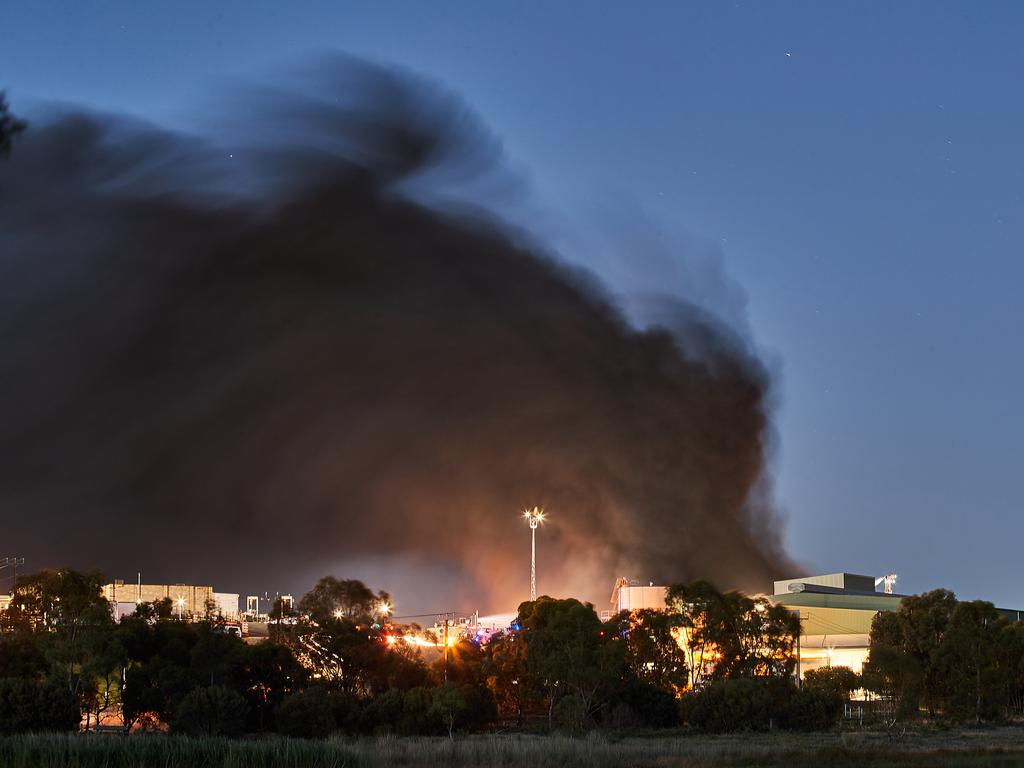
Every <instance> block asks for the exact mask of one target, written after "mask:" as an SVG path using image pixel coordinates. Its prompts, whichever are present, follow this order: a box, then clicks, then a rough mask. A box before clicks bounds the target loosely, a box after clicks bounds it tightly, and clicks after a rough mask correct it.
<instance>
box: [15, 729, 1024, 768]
mask: <svg viewBox="0 0 1024 768" xmlns="http://www.w3.org/2000/svg"><path fill="white" fill-rule="evenodd" d="M1022 737H1024V729H1020V728H1003V729H993V730H989V731H982V732H968V731H964V732H956V733H945V734H917V735H913V736H910V737H908V738H905V739H902V740H900V741H899V742H896V743H892V742H890V741H889V740H888V738H887V737H886V736H885V735H884V734H878V733H861V734H804V735H794V734H764V735H737V736H730V737H717V738H716V737H700V736H682V735H680V736H673V737H665V736H657V737H649V738H648V737H640V736H638V737H628V738H621V739H616V738H606V737H605V736H602V735H600V734H592V735H590V736H586V737H581V738H570V737H566V736H527V735H510V736H501V735H488V736H473V737H467V738H463V739H456V740H454V741H452V740H448V739H444V738H396V737H381V738H362V739H331V740H327V741H319V742H318V741H303V740H297V739H284V738H273V739H259V740H229V739H219V738H190V737H182V736H132V737H121V736H95V735H92V736H83V735H57V734H34V735H24V736H12V737H7V738H4V739H0V764H2V765H4V766H5V768H150V766H152V767H153V768H157V767H159V768H250V766H251V767H253V768H264V767H265V768H342V766H345V767H346V768H347V767H348V766H353V767H358V768H384V767H385V766H386V767H387V768H396V766H397V767H398V768H404V767H406V766H408V767H409V768H411V767H412V766H416V767H417V768H420V767H422V768H450V767H451V766H452V765H474V766H479V768H490V766H530V767H531V768H576V767H577V766H579V768H584V766H585V767H586V768H612V767H613V766H614V767H615V768H619V767H620V766H629V767H632V768H654V767H655V766H657V767H658V768H666V767H669V766H699V767H702V768H703V767H706V768H712V767H713V766H730V767H732V766H755V765H756V766H765V765H768V766H772V765H777V766H786V767H787V768H792V767H793V766H797V767H798V768H800V767H801V766H807V768H810V766H819V765H824V764H827V765H830V766H851V767H852V766H863V765H868V766H874V767H876V768H881V767H882V766H907V765H910V766H922V767H923V766H971V767H978V768H981V767H982V766H1002V767H1005V766H1018V765H1019V766H1024V738H1022Z"/></svg>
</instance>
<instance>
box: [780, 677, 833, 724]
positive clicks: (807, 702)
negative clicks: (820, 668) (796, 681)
mask: <svg viewBox="0 0 1024 768" xmlns="http://www.w3.org/2000/svg"><path fill="white" fill-rule="evenodd" d="M844 698H845V697H844V696H842V695H841V694H839V693H837V692H836V691H835V690H830V689H827V688H806V687H805V688H804V689H803V690H794V691H793V693H792V695H791V696H790V697H789V701H788V702H787V703H786V706H785V708H784V709H783V711H782V712H781V713H780V716H779V725H780V726H781V727H783V728H788V729H790V730H794V731H827V730H829V729H830V728H832V727H834V726H835V724H836V722H838V720H839V717H840V715H842V713H843V700H844Z"/></svg>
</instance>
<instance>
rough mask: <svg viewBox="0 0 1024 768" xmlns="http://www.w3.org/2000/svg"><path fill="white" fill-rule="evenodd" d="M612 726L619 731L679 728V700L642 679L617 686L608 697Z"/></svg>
mask: <svg viewBox="0 0 1024 768" xmlns="http://www.w3.org/2000/svg"><path fill="white" fill-rule="evenodd" d="M609 701H610V704H611V711H610V720H611V723H610V724H611V725H612V726H613V727H616V728H629V727H643V728H672V727H674V726H677V725H679V711H678V709H677V708H676V698H675V696H673V695H672V694H671V693H669V692H668V691H666V690H664V689H663V688H659V687H657V686H655V685H651V684H650V683H645V682H642V681H640V680H632V681H630V682H627V683H623V684H622V685H619V686H617V687H616V688H615V689H614V690H613V691H612V693H611V695H610V696H609Z"/></svg>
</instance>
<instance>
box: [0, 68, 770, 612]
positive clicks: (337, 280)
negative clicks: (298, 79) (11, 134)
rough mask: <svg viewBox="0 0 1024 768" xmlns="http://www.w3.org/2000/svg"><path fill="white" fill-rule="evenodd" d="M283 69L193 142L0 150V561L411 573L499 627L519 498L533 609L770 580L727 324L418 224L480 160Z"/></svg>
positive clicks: (152, 571) (356, 72) (753, 411)
mask: <svg viewBox="0 0 1024 768" xmlns="http://www.w3.org/2000/svg"><path fill="white" fill-rule="evenodd" d="M312 81H314V82H315V85H314V86H312V87H311V88H306V89H305V90H303V89H301V88H297V89H296V90H293V91H291V92H282V91H262V92H260V93H251V92H250V93H248V94H244V95H242V96H239V97H238V98H236V99H234V101H233V102H232V104H233V107H231V110H230V112H231V114H230V115H229V116H230V118H231V122H230V123H225V125H226V126H227V127H226V128H225V129H224V130H225V131H226V133H225V134H224V135H223V136H221V137H220V138H219V139H218V140H217V141H214V140H201V139H199V138H196V137H191V136H184V135H180V134H174V133H170V132H165V131H161V130H159V129H157V128H155V127H153V126H151V125H141V124H138V123H134V122H132V121H129V120H127V119H124V118H115V117H109V116H97V115H92V114H87V113H83V112H65V113H63V114H62V115H60V116H59V117H54V118H52V119H50V120H49V121H48V122H47V121H37V122H35V123H33V124H32V125H31V126H30V129H29V131H28V132H27V133H26V134H25V135H24V136H23V137H22V138H21V139H20V140H19V141H18V142H17V144H16V145H15V147H14V152H13V154H12V156H11V158H10V159H9V160H8V161H6V162H4V163H0V344H2V371H3V375H2V377H0V422H2V424H3V430H2V431H0V509H2V510H3V521H4V522H3V529H4V530H3V540H4V545H5V549H10V550H11V552H10V553H11V554H13V553H14V552H17V553H18V554H22V555H25V556H27V557H28V559H29V560H30V564H31V565H34V566H36V567H40V566H42V565H44V564H45V565H56V564H70V565H77V566H92V567H100V568H102V569H104V570H105V571H106V573H107V574H108V575H110V576H111V577H122V578H133V577H134V573H135V571H136V570H138V569H139V568H142V569H143V571H144V572H145V574H146V576H148V577H149V578H150V580H156V579H157V577H159V578H160V579H167V580H171V581H190V580H191V581H196V580H198V581H200V582H202V583H210V582H212V583H213V584H214V585H215V586H217V587H218V589H238V590H245V589H247V588H250V586H249V585H253V584H255V585H268V584H269V585H272V586H273V585H277V584H281V585H283V586H284V588H291V589H296V590H301V589H303V588H305V587H308V585H309V581H308V579H310V578H312V577H313V576H314V575H316V574H319V573H327V572H334V573H337V574H339V575H342V576H346V577H355V578H358V577H360V576H361V574H360V573H358V572H352V570H350V569H349V568H348V567H347V565H346V564H351V563H353V562H355V561H357V560H358V561H360V562H365V561H366V560H367V559H370V558H372V559H375V560H377V561H380V562H385V563H387V562H391V563H401V564H403V568H404V570H403V572H404V573H410V572H414V570H413V569H415V567H417V566H419V565H422V566H423V567H425V568H429V567H434V566H437V565H439V564H440V565H444V566H448V567H452V568H454V569H455V570H456V572H458V573H460V574H462V575H464V577H465V579H464V582H463V586H464V589H463V595H462V597H463V599H464V600H476V601H477V604H478V605H480V606H481V607H483V608H494V609H500V608H508V607H512V606H515V605H516V604H518V602H519V601H520V600H522V599H525V598H526V597H527V596H528V593H529V583H528V580H529V571H528V561H527V558H528V554H529V542H528V534H527V529H526V526H525V525H524V524H523V522H522V521H521V520H520V519H519V518H518V515H519V512H520V510H521V509H522V508H523V507H524V506H527V505H531V506H532V505H534V504H539V505H542V506H544V507H546V508H547V509H548V510H549V512H550V522H549V523H548V524H547V525H546V526H545V528H544V530H543V531H542V532H541V533H542V536H541V538H540V557H541V565H542V572H541V583H540V588H541V591H542V592H547V593H552V594H566V593H573V594H577V595H581V596H583V597H586V598H589V599H592V600H594V601H600V602H601V603H603V602H604V601H606V600H607V593H608V591H609V590H610V587H611V584H612V581H613V580H614V578H615V577H616V576H618V575H623V574H626V575H635V576H637V577H641V578H652V579H665V580H669V579H673V580H683V579H689V578H697V577H703V578H710V579H713V580H716V581H717V582H719V583H720V584H722V585H723V586H733V585H735V586H747V587H750V588H754V589H763V588H764V586H765V585H766V584H767V582H768V581H769V580H770V579H771V578H772V577H773V576H777V575H778V574H779V573H781V572H782V571H784V570H787V566H788V563H789V561H788V560H787V558H786V556H785V554H784V553H783V552H782V548H781V545H780V537H779V531H780V526H779V523H778V520H777V518H776V515H775V514H774V512H773V511H772V508H771V505H770V501H769V500H768V499H767V494H766V492H765V487H766V482H765V455H766V435H767V434H768V427H769V425H768V413H767V406H766V392H767V389H768V381H767V377H766V374H765V371H764V369H763V367H762V366H761V365H760V364H759V362H758V361H757V360H756V359H755V358H754V357H753V356H752V355H751V354H750V353H749V352H748V350H747V347H746V345H745V344H744V343H742V341H741V340H740V339H739V337H738V336H736V335H735V334H734V333H732V332H731V331H730V330H729V329H728V328H725V327H722V326H721V325H719V324H718V323H716V322H715V321H714V319H713V318H711V317H709V316H708V315H707V314H705V313H702V312H700V311H698V310H696V309H694V308H692V307H688V306H687V305H685V304H679V305H677V306H676V307H675V308H674V309H673V311H672V313H671V322H670V323H669V325H671V327H670V328H665V329H658V330H647V331H638V330H637V329H635V328H633V327H631V326H630V325H629V324H628V323H627V322H626V321H625V320H624V318H623V316H622V315H621V314H620V312H619V311H618V310H617V309H616V307H615V306H613V304H612V303H611V302H610V301H609V299H608V298H607V297H606V296H605V295H604V293H603V292H602V288H601V286H600V285H598V284H597V282H596V280H595V279H594V278H592V277H589V276H587V275H583V274H581V273H579V272H577V271H574V270H571V269H569V268H568V267H566V266H564V265H562V264H560V263H559V262H558V261H557V260H556V259H554V258H553V257H552V256H551V255H550V254H548V253H545V251H544V250H543V249H542V248H540V247H538V246H537V245H535V244H533V243H532V242H531V241H530V239H529V238H528V237H527V236H526V235H524V233H522V232H520V231H517V230H514V229H513V228H512V227H510V226H508V225H506V224H504V223H503V222H502V220H501V219H500V218H499V217H498V216H497V215H495V214H493V213H487V212H485V211H484V210H481V209H474V208H472V207H469V206H466V205H463V206H460V207H456V206H453V205H451V204H447V205H441V204H439V203H437V202H436V201H437V199H438V197H439V195H440V193H441V192H443V191H444V190H446V189H448V188H450V186H451V185H452V184H453V183H458V184H465V185H470V186H472V185H473V184H477V185H487V184H488V183H490V182H489V181H488V180H493V179H496V178H498V179H500V178H502V175H503V173H504V171H503V168H502V162H503V161H502V154H501V147H500V143H499V142H498V141H496V140H495V139H494V138H493V137H492V136H491V135H490V134H489V133H488V132H487V131H486V130H484V129H483V128H482V127H481V126H480V124H479V122H478V121H477V120H476V119H475V118H474V117H473V116H472V115H471V114H470V113H469V112H468V111H467V110H466V108H465V107H464V106H463V105H462V104H461V103H460V102H459V101H458V99H456V98H454V97H453V96H451V95H450V94H448V93H446V92H444V91H442V90H441V89H439V88H437V87H436V86H433V85H430V84H426V83H424V82H422V81H420V80H418V79H417V78H414V77H412V76H409V75H407V74H403V73H400V72H395V71H391V70H387V69H383V68H378V67H374V66H371V65H367V64H361V63H358V62H354V61H351V60H348V61H344V62H341V63H339V62H337V61H335V62H334V63H333V64H331V65H330V66H324V67H321V68H320V69H319V70H318V72H317V73H316V75H315V77H313V78H312ZM307 82H309V81H307ZM242 134H244V135H245V136H246V137H247V138H246V140H245V141H233V142H229V141H228V140H227V139H226V138H225V137H226V136H228V135H234V136H238V135H242ZM253 137H256V138H253ZM435 193H436V194H435ZM430 200H433V201H434V202H433V203H431V202H429V201H430ZM375 586H378V587H381V588H386V589H390V590H391V591H392V592H394V593H395V594H396V596H397V597H398V598H399V599H401V598H402V591H403V586H409V587H410V588H412V585H403V584H402V583H393V582H392V583H388V582H379V581H378V582H377V583H375ZM421 586H422V585H421ZM420 593H421V594H422V590H420ZM443 602H445V603H446V604H447V603H449V602H451V601H449V600H447V599H444V600H443ZM408 607H410V608H411V607H415V606H408ZM599 607H601V606H599Z"/></svg>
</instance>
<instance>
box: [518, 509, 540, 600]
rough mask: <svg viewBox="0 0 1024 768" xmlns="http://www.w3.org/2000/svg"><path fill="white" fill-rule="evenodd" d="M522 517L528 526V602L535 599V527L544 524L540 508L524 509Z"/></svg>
mask: <svg viewBox="0 0 1024 768" xmlns="http://www.w3.org/2000/svg"><path fill="white" fill-rule="evenodd" d="M523 517H524V518H525V519H526V522H528V523H529V524H530V602H533V601H534V600H536V599H537V526H538V525H540V524H541V523H543V522H544V510H543V509H541V508H540V507H534V508H533V509H524V510H523Z"/></svg>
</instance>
